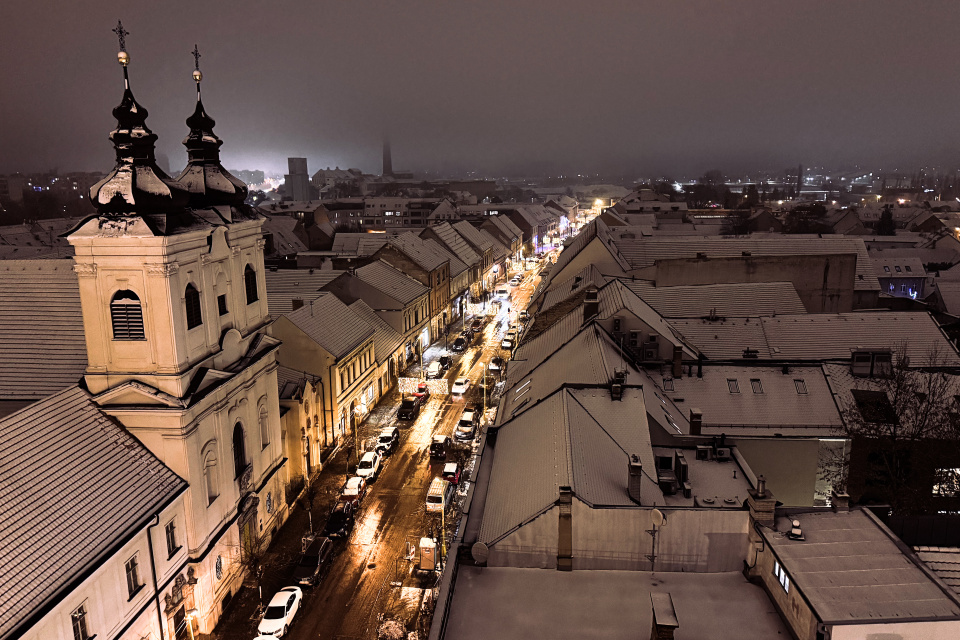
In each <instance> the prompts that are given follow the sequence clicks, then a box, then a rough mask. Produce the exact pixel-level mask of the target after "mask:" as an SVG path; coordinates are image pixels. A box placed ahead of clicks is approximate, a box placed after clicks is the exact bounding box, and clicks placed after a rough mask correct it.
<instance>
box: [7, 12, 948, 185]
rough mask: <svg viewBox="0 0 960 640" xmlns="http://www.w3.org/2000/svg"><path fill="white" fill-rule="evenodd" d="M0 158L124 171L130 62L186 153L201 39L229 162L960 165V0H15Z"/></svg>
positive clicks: (208, 97)
mask: <svg viewBox="0 0 960 640" xmlns="http://www.w3.org/2000/svg"><path fill="white" fill-rule="evenodd" d="M3 9H4V11H3V20H0V52H2V57H0V60H2V65H0V74H2V78H0V86H2V87H3V95H2V97H0V123H2V124H0V149H2V150H3V153H2V155H0V173H8V172H13V171H26V172H29V171H40V170H44V169H48V168H54V167H56V168H59V170H60V171H70V170H104V171H106V170H108V169H109V168H110V167H111V166H112V164H113V157H112V148H111V146H110V143H109V141H108V140H107V134H108V132H109V131H110V129H112V128H113V126H114V120H112V118H111V116H110V110H111V109H112V108H113V107H114V106H115V105H116V104H117V103H118V102H119V101H120V97H121V93H122V79H121V78H122V75H121V70H120V67H119V65H118V64H117V62H116V52H117V42H116V38H115V36H114V34H112V33H111V32H110V30H111V29H112V28H113V27H114V26H115V25H116V22H117V19H118V18H119V19H121V20H123V24H124V26H125V27H126V29H127V30H128V31H129V32H130V34H131V35H130V36H128V38H127V50H128V51H129V52H130V56H131V66H130V74H131V84H132V86H133V90H134V93H135V95H136V97H137V99H138V101H139V102H140V103H141V104H142V105H143V106H144V107H146V108H147V109H148V110H149V112H150V118H149V119H148V121H147V122H148V125H149V126H150V127H151V129H153V131H154V132H155V133H157V134H158V135H159V136H160V140H159V143H158V145H159V148H158V151H159V152H160V153H162V154H165V155H166V156H168V157H169V159H170V165H171V169H172V170H173V171H174V172H176V171H178V170H179V169H180V168H181V167H182V166H183V164H184V163H185V160H186V154H185V151H184V149H183V147H182V146H181V145H180V142H181V140H182V139H183V138H184V136H185V135H186V134H187V128H186V125H185V124H184V119H185V118H186V117H187V116H188V115H189V114H190V113H191V111H192V110H193V100H194V88H193V82H192V80H191V77H190V73H191V72H192V70H193V58H192V56H191V55H190V51H191V50H192V49H193V45H194V44H195V43H196V44H198V45H199V47H200V51H201V53H202V55H203V57H202V59H201V68H202V70H203V73H204V82H203V94H204V104H205V106H206V108H207V111H208V113H210V115H211V116H213V117H214V118H215V119H216V120H217V127H216V132H217V134H218V135H219V136H220V137H221V138H222V139H223V140H224V146H223V148H222V155H223V159H224V164H225V165H226V166H228V167H230V168H236V169H242V168H248V169H255V168H260V169H265V170H267V171H276V172H283V171H284V170H285V168H286V160H285V159H286V157H287V156H306V157H307V158H308V160H309V167H310V171H311V173H312V172H313V171H314V170H316V169H318V168H323V167H326V166H328V165H329V166H331V167H332V166H335V165H339V166H340V167H341V168H344V167H347V166H351V167H360V168H362V169H364V170H366V171H370V172H379V169H380V144H381V141H382V139H383V136H384V135H385V134H389V136H390V138H391V140H392V144H393V155H394V163H393V164H394V168H396V169H410V170H414V171H435V172H443V173H448V172H465V171H470V170H475V171H479V172H481V173H483V174H485V175H491V176H501V175H506V174H517V173H520V172H529V173H538V172H563V173H567V174H569V173H573V174H576V173H588V172H596V171H604V172H621V173H636V174H637V175H643V174H645V173H646V174H652V173H657V172H659V173H662V174H669V175H673V176H674V177H680V176H682V175H684V174H690V175H698V174H699V173H702V172H703V171H705V170H707V169H710V168H714V167H717V168H723V169H725V170H727V171H740V170H752V169H772V170H779V169H783V168H785V167H787V166H795V165H796V164H798V163H804V164H806V165H809V164H815V163H816V164H819V163H823V164H828V165H833V166H838V165H847V164H853V163H859V164H861V165H866V166H869V167H871V168H883V169H892V168H894V167H895V166H896V167H899V168H901V169H904V170H908V171H913V170H915V169H916V168H917V167H920V166H923V165H930V164H940V163H943V164H946V165H948V166H960V122H958V115H960V5H958V4H957V3H956V2H951V1H944V2H940V1H926V2H922V3H907V2H893V1H888V0H873V1H871V2H835V1H831V2H810V1H806V0H801V1H797V2H789V3H786V2H769V1H766V2H754V1H743V0H737V2H717V1H716V0H696V1H687V2H684V1H678V2H669V3H667V2H641V1H637V0H631V1H616V2H614V1H604V0H594V1H591V2H561V1H560V0H505V1H500V0H482V1H472V2H468V1H465V0H452V1H451V0H445V1H439V0H437V1H423V0H408V1H406V2H398V1H385V0H351V1H340V2H337V1H324V2H317V1H309V2H308V1H305V0H291V1H283V0H279V1H271V2H264V1H260V2H248V1H246V0H233V1H230V2H213V1H211V0H194V1H193V2H180V1H167V0H165V1H163V2H146V1H144V0H139V1H136V2H134V1H131V0H128V1H127V2H123V3H116V2H96V3H90V2H67V1H66V0H61V1H59V2H53V1H51V0H5V2H4V3H3Z"/></svg>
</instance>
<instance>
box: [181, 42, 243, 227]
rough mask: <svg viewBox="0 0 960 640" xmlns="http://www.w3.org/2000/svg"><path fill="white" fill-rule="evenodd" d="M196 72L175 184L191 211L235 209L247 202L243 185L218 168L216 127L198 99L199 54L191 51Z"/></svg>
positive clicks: (200, 77)
mask: <svg viewBox="0 0 960 640" xmlns="http://www.w3.org/2000/svg"><path fill="white" fill-rule="evenodd" d="M193 55H194V59H195V60H196V69H195V70H194V72H193V80H194V82H196V83H197V106H196V108H194V110H193V114H192V115H191V116H190V117H189V118H187V126H188V127H190V133H189V134H188V135H187V137H186V138H184V140H183V146H185V147H186V148H187V166H186V168H185V169H184V170H183V171H182V172H181V173H180V175H179V176H178V177H177V182H179V183H180V185H181V186H182V187H183V188H184V189H186V190H187V191H188V192H189V193H190V206H191V207H193V208H194V209H202V208H207V207H215V206H218V205H233V206H239V205H242V204H243V201H244V200H246V198H247V185H246V184H245V183H244V182H243V181H242V180H240V179H239V178H237V177H236V176H234V175H232V174H231V173H230V172H229V171H227V170H226V169H224V168H223V165H222V164H220V145H222V144H223V141H222V140H220V138H218V137H217V136H216V134H215V133H214V132H213V126H214V125H215V124H216V122H215V121H214V119H213V118H211V117H210V116H209V115H207V112H206V111H205V110H204V108H203V101H202V100H201V97H200V81H201V80H202V79H203V74H202V73H200V52H199V51H198V50H197V47H196V46H194V48H193Z"/></svg>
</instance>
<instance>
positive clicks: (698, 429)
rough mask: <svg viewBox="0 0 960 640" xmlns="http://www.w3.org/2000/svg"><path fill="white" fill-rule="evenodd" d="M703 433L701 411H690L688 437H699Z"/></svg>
mask: <svg viewBox="0 0 960 640" xmlns="http://www.w3.org/2000/svg"><path fill="white" fill-rule="evenodd" d="M702 432H703V411H700V409H690V435H692V436H699V435H700V434H701V433H702Z"/></svg>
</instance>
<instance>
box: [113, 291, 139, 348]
mask: <svg viewBox="0 0 960 640" xmlns="http://www.w3.org/2000/svg"><path fill="white" fill-rule="evenodd" d="M110 320H111V324H112V325H113V339H114V340H144V339H145V336H144V334H143V308H142V307H141V306H140V298H139V297H137V294H135V293H134V292H133V291H130V290H128V289H123V290H122V291H117V292H116V293H115V294H113V299H112V300H111V301H110Z"/></svg>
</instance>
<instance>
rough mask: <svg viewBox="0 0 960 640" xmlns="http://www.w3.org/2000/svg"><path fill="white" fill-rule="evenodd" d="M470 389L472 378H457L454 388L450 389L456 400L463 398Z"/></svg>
mask: <svg viewBox="0 0 960 640" xmlns="http://www.w3.org/2000/svg"><path fill="white" fill-rule="evenodd" d="M469 388H470V378H457V379H456V380H454V382H453V388H451V389H450V394H451V395H453V397H454V399H458V397H459V398H460V399H462V398H463V394H465V393H466V392H467V389H469Z"/></svg>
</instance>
